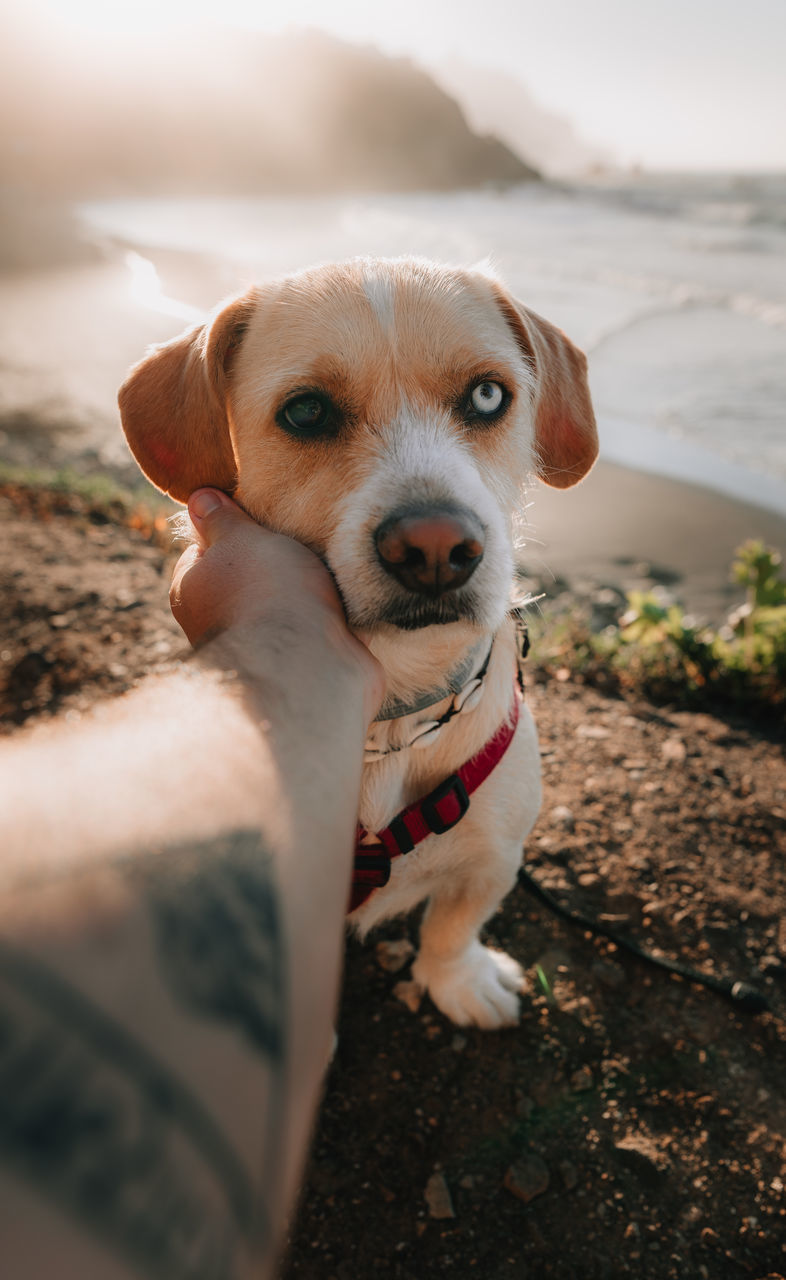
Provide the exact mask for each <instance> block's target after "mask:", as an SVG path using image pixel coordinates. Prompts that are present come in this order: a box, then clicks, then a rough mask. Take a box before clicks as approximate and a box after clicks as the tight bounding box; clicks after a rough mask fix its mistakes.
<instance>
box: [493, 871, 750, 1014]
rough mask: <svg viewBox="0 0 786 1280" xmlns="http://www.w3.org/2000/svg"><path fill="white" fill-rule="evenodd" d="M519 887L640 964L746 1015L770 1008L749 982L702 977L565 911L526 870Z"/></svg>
mask: <svg viewBox="0 0 786 1280" xmlns="http://www.w3.org/2000/svg"><path fill="white" fill-rule="evenodd" d="M519 884H520V885H521V886H522V887H523V888H524V889H526V890H527V892H528V893H531V894H532V896H533V897H534V898H537V899H538V901H539V902H542V903H543V905H544V906H546V907H548V908H549V910H550V911H553V912H554V914H555V915H558V916H560V917H561V918H562V919H563V920H569V921H570V923H571V924H576V925H579V926H580V928H582V929H585V930H586V931H587V932H588V933H591V934H592V935H593V937H595V938H607V939H608V940H609V942H613V943H614V944H615V946H617V947H619V948H620V950H621V951H627V952H628V954H629V955H632V956H635V957H636V959H637V960H644V961H645V962H646V963H647V964H651V965H653V966H654V967H655V968H657V969H665V970H666V972H667V973H676V974H678V975H679V976H680V977H681V978H685V979H686V980H687V981H688V982H695V983H698V984H699V985H700V986H702V987H708V988H709V989H710V991H715V992H717V994H718V995H720V996H724V997H725V998H726V999H727V1000H730V1001H731V1003H732V1004H733V1005H734V1006H735V1008H737V1009H742V1010H744V1012H745V1013H765V1012H766V1011H767V1010H768V1009H769V1008H770V1003H769V1001H768V999H767V997H766V996H765V995H763V994H762V993H761V991H757V990H756V988H755V987H752V986H751V985H750V984H749V983H747V982H739V981H735V979H733V978H716V977H715V976H714V974H711V973H701V972H700V971H699V970H698V969H694V968H692V967H691V966H690V965H687V964H682V963H681V961H679V960H669V959H668V958H667V957H665V956H658V955H655V954H654V953H653V952H652V951H647V950H646V949H645V948H644V947H640V946H639V944H638V943H637V942H633V941H632V940H631V939H630V938H625V937H622V936H621V935H620V934H619V933H615V932H614V930H613V929H607V928H606V927H605V925H601V924H599V923H598V921H597V920H592V919H591V918H590V917H589V916H585V915H582V914H581V912H580V911H574V910H573V908H572V907H564V906H563V905H562V903H561V902H558V901H557V899H556V898H554V897H553V896H552V895H551V894H550V893H549V892H548V890H546V889H544V888H543V886H542V885H540V884H538V882H537V880H533V878H532V876H531V875H530V873H529V871H527V870H525V868H524V867H522V868H521V869H520V871H519Z"/></svg>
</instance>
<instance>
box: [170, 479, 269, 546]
mask: <svg viewBox="0 0 786 1280" xmlns="http://www.w3.org/2000/svg"><path fill="white" fill-rule="evenodd" d="M188 514H189V516H190V517H191V523H192V524H193V526H194V529H195V531H196V534H197V537H198V538H199V541H200V543H201V545H202V547H203V548H205V547H212V546H213V545H214V543H216V542H218V541H219V540H220V539H221V538H223V537H227V536H228V535H229V534H230V533H234V532H237V530H238V529H239V528H243V527H244V526H248V525H251V526H253V527H254V528H259V526H258V525H257V524H256V522H255V521H254V520H252V519H251V517H250V516H247V515H246V513H245V511H243V510H242V509H241V508H240V507H239V506H238V505H237V503H236V502H233V501H232V499H231V498H230V497H229V496H228V495H227V494H226V493H223V492H222V491H221V489H197V490H196V491H195V492H194V493H192V494H191V497H190V498H189V500H188Z"/></svg>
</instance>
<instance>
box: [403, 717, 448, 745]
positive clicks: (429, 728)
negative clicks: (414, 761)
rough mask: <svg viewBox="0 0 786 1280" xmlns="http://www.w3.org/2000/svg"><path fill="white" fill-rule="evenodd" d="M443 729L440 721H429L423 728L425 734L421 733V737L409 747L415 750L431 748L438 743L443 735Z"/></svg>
mask: <svg viewBox="0 0 786 1280" xmlns="http://www.w3.org/2000/svg"><path fill="white" fill-rule="evenodd" d="M442 728H443V726H442V725H441V724H440V723H439V721H438V720H430V721H427V722H426V724H425V725H424V726H423V733H421V734H420V736H419V737H417V738H415V741H414V742H410V744H409V745H410V746H411V747H413V748H414V747H430V746H431V744H432V742H436V740H437V738H438V737H439V735H440V734H441V733H442Z"/></svg>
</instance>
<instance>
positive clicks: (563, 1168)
mask: <svg viewBox="0 0 786 1280" xmlns="http://www.w3.org/2000/svg"><path fill="white" fill-rule="evenodd" d="M559 1171H560V1177H561V1178H562V1185H563V1186H564V1188H565V1190H566V1191H574V1190H575V1189H576V1187H577V1186H578V1184H579V1175H578V1170H577V1169H576V1167H575V1165H572V1164H571V1163H570V1161H569V1160H561V1161H560V1166H559Z"/></svg>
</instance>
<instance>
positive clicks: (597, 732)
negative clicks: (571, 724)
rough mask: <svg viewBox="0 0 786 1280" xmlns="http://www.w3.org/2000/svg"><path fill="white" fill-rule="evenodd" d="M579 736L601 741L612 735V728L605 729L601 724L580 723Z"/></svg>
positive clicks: (577, 734)
mask: <svg viewBox="0 0 786 1280" xmlns="http://www.w3.org/2000/svg"><path fill="white" fill-rule="evenodd" d="M576 737H577V738H589V739H590V740H591V741H594V742H601V741H602V740H603V739H604V738H610V737H611V730H610V729H604V727H603V725H601V724H580V725H578V726H577V727H576Z"/></svg>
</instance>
